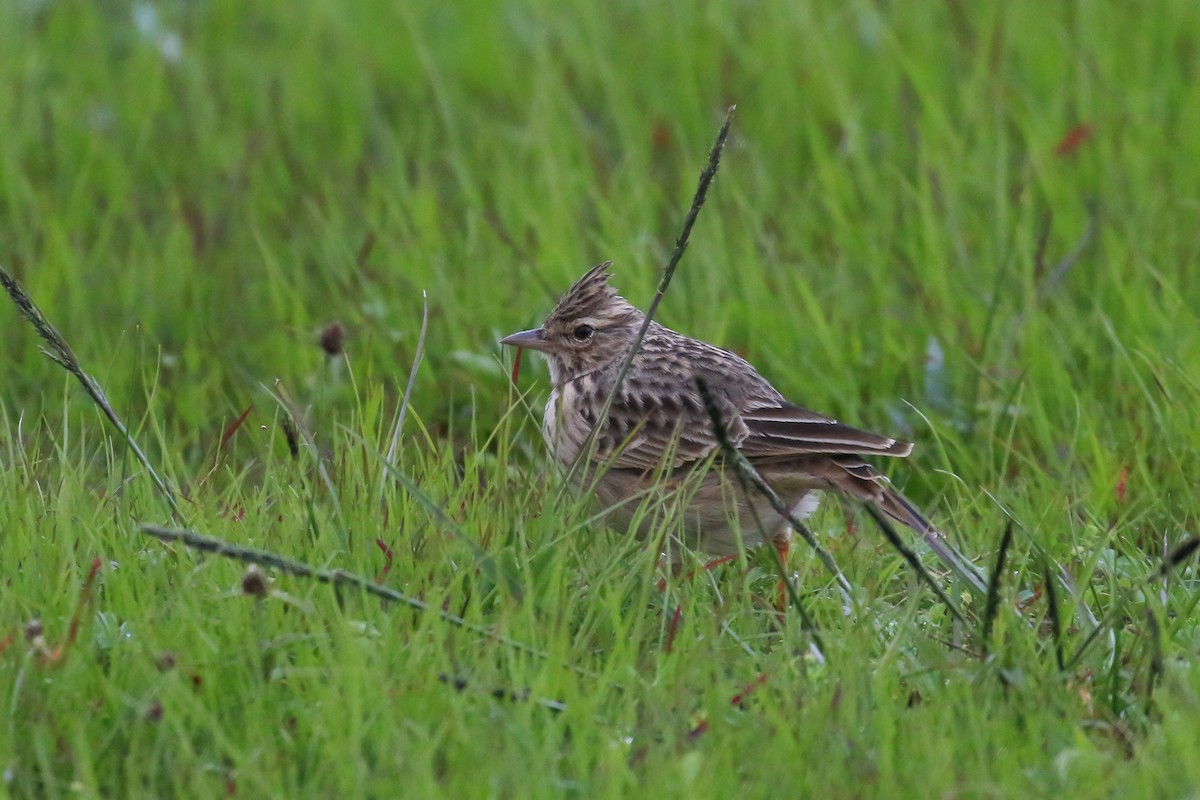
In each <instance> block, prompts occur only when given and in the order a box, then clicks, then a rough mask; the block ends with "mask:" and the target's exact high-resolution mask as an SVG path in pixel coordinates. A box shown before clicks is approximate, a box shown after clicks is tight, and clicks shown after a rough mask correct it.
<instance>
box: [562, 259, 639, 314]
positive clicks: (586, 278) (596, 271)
mask: <svg viewBox="0 0 1200 800" xmlns="http://www.w3.org/2000/svg"><path fill="white" fill-rule="evenodd" d="M611 266H612V262H611V261H605V262H604V263H602V264H597V265H596V266H594V267H592V268H591V269H589V270H588V271H587V272H585V273H584V274H583V277H581V278H580V279H579V280H577V281H575V284H574V285H573V286H572V287H571V288H570V289H568V290H567V293H566V294H564V295H563V296H562V298H561V299H560V300H559V301H558V305H556V306H555V307H554V310H553V311H552V312H550V316H549V317H547V318H546V327H547V328H550V327H552V326H553V325H554V323H560V324H561V323H572V322H574V321H576V320H581V319H589V318H590V319H595V320H598V321H601V320H602V321H605V322H618V321H623V320H624V319H626V318H627V319H634V318H636V316H637V315H638V314H639V312H638V310H637V309H636V308H634V307H633V306H632V305H630V303H629V302H628V301H627V300H626V299H625V298H624V297H621V296H620V295H619V294H617V291H616V289H614V288H612V286H610V285H609V283H608V279H609V276H610V273H609V271H608V270H609V267H611Z"/></svg>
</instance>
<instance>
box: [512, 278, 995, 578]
mask: <svg viewBox="0 0 1200 800" xmlns="http://www.w3.org/2000/svg"><path fill="white" fill-rule="evenodd" d="M611 265H612V262H610V261H605V262H603V263H601V264H597V265H596V266H594V267H592V268H591V269H589V270H588V271H587V272H586V273H584V275H583V276H582V277H581V278H579V280H577V281H576V282H575V283H574V284H573V285H572V286H571V288H570V289H568V290H567V292H566V294H564V295H563V296H562V298H561V299H560V300H559V301H558V303H557V305H556V306H555V307H554V309H553V310H552V311H551V312H550V314H549V315H548V316H547V317H546V318H545V321H544V322H543V323H542V325H541V326H540V327H537V328H533V329H531V330H524V331H520V332H518V333H513V334H511V335H509V336H505V337H504V338H502V339H501V340H500V343H501V344H502V345H509V346H513V347H518V348H525V349H529V350H533V351H535V352H537V353H539V354H540V355H541V356H543V357H544V358H545V360H546V362H547V364H548V366H549V372H550V396H549V398H548V400H547V402H546V408H545V413H544V416H543V421H542V435H543V438H544V439H545V441H546V445H547V447H548V448H549V451H550V453H551V454H552V456H553V458H554V460H555V461H557V462H558V464H559V465H561V466H562V467H563V468H564V469H567V470H568V474H569V475H571V476H572V479H573V481H574V482H575V483H577V484H579V485H580V486H581V487H583V488H585V489H586V490H587V491H590V492H591V493H593V494H594V495H595V496H596V497H597V498H598V499H599V501H600V503H601V505H602V506H603V508H604V509H605V510H606V511H607V515H608V518H609V519H610V521H611V522H612V524H614V525H615V526H617V527H618V528H622V527H623V528H625V529H628V528H629V527H630V526H631V525H633V524H634V523H635V522H636V523H637V525H636V530H637V532H638V533H639V534H640V535H642V536H648V535H651V534H652V533H653V532H654V531H656V530H659V529H661V518H662V516H663V515H664V514H665V513H668V512H669V513H673V514H676V515H677V516H678V518H679V519H680V520H681V523H682V525H681V528H682V530H681V533H680V534H679V538H680V541H682V543H684V544H685V545H687V546H688V547H689V548H691V549H694V550H699V551H702V552H705V553H708V554H711V555H713V556H718V557H721V556H729V555H733V554H736V553H739V552H742V551H744V550H746V549H749V548H752V547H755V546H758V545H762V544H766V543H769V544H772V545H774V546H775V547H776V549H777V550H778V551H779V553H780V555H781V557H782V558H784V559H785V560H786V557H787V553H788V549H789V544H790V540H791V536H792V529H793V524H792V520H795V521H797V522H801V521H802V520H803V519H804V518H806V517H807V516H808V515H810V514H812V513H813V512H814V511H815V510H816V508H817V505H818V500H819V496H820V494H821V493H823V492H832V493H835V494H837V495H842V496H844V497H848V498H851V499H853V500H858V501H862V502H864V503H868V504H870V505H873V506H874V507H875V508H876V509H877V510H878V511H879V512H881V513H882V514H883V515H884V516H886V517H889V518H891V519H892V520H895V521H897V522H899V523H901V524H903V525H905V526H907V527H908V528H911V529H912V530H914V531H916V532H917V533H919V534H920V535H921V536H922V537H923V538H924V539H925V541H926V542H927V543H929V545H930V547H931V549H933V550H934V552H935V553H936V554H937V555H938V556H939V557H942V558H943V560H949V562H950V563H949V566H951V568H952V569H954V570H955V571H956V572H958V571H959V570H964V571H965V572H967V573H968V574H969V576H970V577H968V580H969V581H970V583H971V584H972V586H973V588H976V589H979V588H981V587H982V586H983V584H982V581H981V579H979V578H978V573H977V572H975V571H974V569H973V568H972V567H967V566H966V565H964V564H961V563H955V562H956V561H959V560H961V557H960V556H958V554H957V553H956V552H954V551H953V549H952V548H949V547H948V543H946V542H945V541H944V537H943V535H942V534H941V533H940V532H939V531H938V530H937V529H936V528H935V527H934V526H933V525H932V524H931V523H930V522H929V521H928V520H927V519H926V518H925V517H924V516H923V515H922V514H921V512H920V511H919V510H918V509H917V507H916V506H915V505H914V504H913V503H911V502H910V501H909V500H908V499H907V498H906V497H904V495H903V494H901V493H900V492H899V491H897V490H896V489H895V488H893V487H892V486H891V484H890V483H889V481H888V479H887V478H886V477H885V476H884V475H883V474H882V473H880V472H879V471H878V470H877V469H876V468H875V467H874V466H873V465H872V464H870V463H869V462H868V461H867V460H865V459H866V458H868V457H887V458H903V457H905V456H908V455H909V454H910V453H911V452H912V450H913V445H912V444H911V443H909V442H906V441H901V440H899V439H896V438H893V437H891V436H885V435H882V434H878V433H872V432H870V431H866V430H862V429H859V428H854V427H851V426H849V425H846V424H843V423H841V422H839V421H837V420H836V419H833V418H831V417H828V416H825V415H823V414H819V413H817V412H815V411H811V410H809V409H807V408H804V407H802V406H799V405H796V404H794V403H792V402H790V401H788V400H787V399H786V398H785V397H784V395H783V394H782V393H780V392H779V390H777V389H776V388H775V387H774V386H773V385H772V384H771V383H770V382H769V381H768V380H767V379H766V378H764V377H763V376H762V375H761V374H760V373H759V372H758V370H756V369H755V368H754V367H753V366H751V365H750V363H749V362H747V361H746V360H745V359H743V358H742V357H741V356H738V355H736V354H735V353H732V352H730V351H728V350H725V349H722V348H720V347H717V346H716V345H712V344H709V343H707V342H704V341H701V340H699V339H695V338H692V337H690V336H686V335H684V334H681V333H677V332H676V331H674V330H671V329H670V328H667V327H666V326H664V325H661V324H659V323H658V322H656V321H653V320H652V321H651V322H650V323H649V326H648V327H647V328H646V333H645V336H644V338H643V339H642V341H641V343H640V347H638V349H637V352H636V354H635V355H634V356H633V359H632V361H631V362H630V366H629V370H628V372H627V373H626V374H625V376H624V379H623V380H620V381H619V376H620V373H621V371H622V369H623V367H624V364H625V362H626V361H627V360H628V357H629V354H630V352H631V351H632V350H633V349H634V347H635V346H637V341H636V340H637V336H638V333H639V331H640V330H641V328H642V327H643V324H644V322H645V319H646V318H645V315H644V314H643V313H642V312H641V311H640V310H638V309H637V308H636V307H635V306H634V305H633V304H631V303H630V302H629V301H628V300H626V299H625V298H623V297H621V296H620V295H619V294H618V293H617V291H616V289H614V288H613V286H612V285H611V282H610V278H611ZM618 381H619V383H620V385H619V387H618V389H617V392H616V394H615V395H613V396H612V401H611V405H610V406H609V408H608V411H607V414H605V413H604V411H605V404H606V402H607V401H608V398H609V395H610V394H612V393H613V387H614V386H616V385H617V384H618ZM705 394H707V397H706V396H705ZM718 424H719V425H720V429H718V427H717V425H718ZM728 447H731V448H733V449H734V450H736V451H737V453H738V454H740V455H741V456H742V457H744V459H745V461H746V462H748V463H749V464H750V465H751V466H752V467H754V469H755V470H757V472H758V473H759V474H760V475H761V476H762V478H763V479H764V480H765V481H766V483H767V485H769V486H770V487H771V488H772V489H773V490H774V492H775V493H776V495H777V496H778V498H779V499H780V500H782V502H783V504H784V506H785V509H786V510H787V511H789V512H790V513H789V514H780V513H779V512H778V511H777V510H776V509H775V508H774V507H773V506H772V504H771V502H770V500H769V499H768V498H767V497H766V496H765V495H764V494H762V493H760V492H757V491H755V490H753V489H751V490H750V491H745V490H744V489H743V488H742V487H741V485H740V483H739V480H738V476H737V475H736V474H735V472H734V469H733V467H732V465H731V464H730V459H729V458H726V457H725V456H726V455H728V453H727V452H725V453H723V452H722V450H723V448H728ZM577 462H578V463H577ZM647 506H650V507H651V508H647ZM655 511H658V512H660V513H658V514H656V513H653V512H655ZM789 517H790V518H791V519H789ZM943 551H944V552H943Z"/></svg>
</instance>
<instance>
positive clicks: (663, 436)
mask: <svg viewBox="0 0 1200 800" xmlns="http://www.w3.org/2000/svg"><path fill="white" fill-rule="evenodd" d="M718 405H719V406H720V407H722V412H723V413H722V415H721V416H722V419H723V420H725V429H726V435H727V436H728V437H729V441H730V442H731V443H732V444H733V445H734V446H735V447H736V446H738V445H739V444H740V443H741V442H742V441H743V440H745V438H746V437H747V436H748V435H749V430H748V429H747V428H746V424H745V423H744V422H742V420H741V417H740V415H739V414H738V412H737V409H736V408H735V407H734V406H732V405H731V404H729V403H728V402H722V401H721V400H718ZM719 447H720V443H719V442H718V441H717V437H716V435H715V433H714V431H713V425H712V421H711V419H710V418H709V416H708V413H707V412H706V411H705V409H704V405H703V403H702V402H701V399H700V396H699V393H698V392H697V391H695V390H692V391H690V392H689V391H687V390H686V389H685V388H684V387H682V386H681V387H679V390H678V391H675V392H647V391H643V390H642V387H640V386H639V385H638V384H637V382H636V381H633V382H628V383H627V385H625V386H622V388H621V393H620V395H618V396H617V397H616V398H614V400H613V405H612V409H611V410H610V411H609V421H608V424H607V425H606V426H605V429H604V432H603V434H602V435H601V437H600V442H599V453H598V456H599V458H601V459H602V460H605V461H607V462H608V463H609V464H610V465H611V467H612V468H613V469H636V470H653V469H658V468H659V467H660V466H664V460H665V462H666V463H665V466H666V467H667V468H668V469H678V468H680V467H685V466H689V465H691V464H695V463H698V462H700V461H703V460H704V459H706V458H708V457H709V456H711V455H712V454H713V453H714V452H716V451H717V450H718V449H719ZM664 454H665V455H666V458H665V459H664Z"/></svg>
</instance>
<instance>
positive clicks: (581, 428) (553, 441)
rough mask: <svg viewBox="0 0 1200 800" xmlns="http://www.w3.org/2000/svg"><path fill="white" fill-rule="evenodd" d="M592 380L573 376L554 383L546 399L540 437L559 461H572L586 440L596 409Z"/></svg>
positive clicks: (597, 401)
mask: <svg viewBox="0 0 1200 800" xmlns="http://www.w3.org/2000/svg"><path fill="white" fill-rule="evenodd" d="M603 401H604V398H603V397H600V398H598V399H597V397H596V391H595V386H594V382H593V381H592V380H591V379H590V378H586V377H585V378H576V379H575V380H572V381H567V382H565V383H562V384H559V385H557V386H555V387H554V388H553V389H552V390H551V392H550V398H549V399H548V400H547V401H546V413H545V416H544V417H543V418H542V437H543V438H544V439H545V440H546V446H547V447H548V448H550V452H551V453H553V455H554V458H555V459H556V460H557V461H558V462H559V463H560V464H563V465H570V464H571V463H572V462H574V461H575V458H576V456H578V455H579V451H580V450H581V449H582V448H583V445H584V442H586V441H587V437H588V434H589V433H591V430H592V425H593V424H594V423H595V419H596V415H597V413H598V412H599V403H602V402H603Z"/></svg>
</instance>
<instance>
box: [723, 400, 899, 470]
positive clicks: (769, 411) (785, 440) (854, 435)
mask: <svg viewBox="0 0 1200 800" xmlns="http://www.w3.org/2000/svg"><path fill="white" fill-rule="evenodd" d="M741 416H742V421H743V422H744V423H745V425H746V427H747V429H748V430H749V435H748V436H747V437H746V439H745V441H743V442H742V445H741V450H742V453H743V454H745V456H746V457H747V458H749V459H751V460H753V461H758V460H768V459H771V460H774V459H786V458H789V457H792V456H807V455H857V454H861V455H881V456H906V455H908V454H909V453H910V452H912V445H911V444H909V443H908V442H901V441H897V440H896V439H893V438H891V437H888V436H881V435H880V434H877V433H871V432H870V431H864V430H860V429H858V428H852V427H850V426H849V425H843V424H842V423H840V422H838V421H837V420H835V419H831V418H829V417H826V416H824V415H822V414H818V413H817V412H815V411H809V410H808V409H807V408H801V407H800V406H793V405H790V404H787V403H785V404H782V405H777V406H768V407H761V408H751V409H749V410H746V411H744V412H742V415H741Z"/></svg>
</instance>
